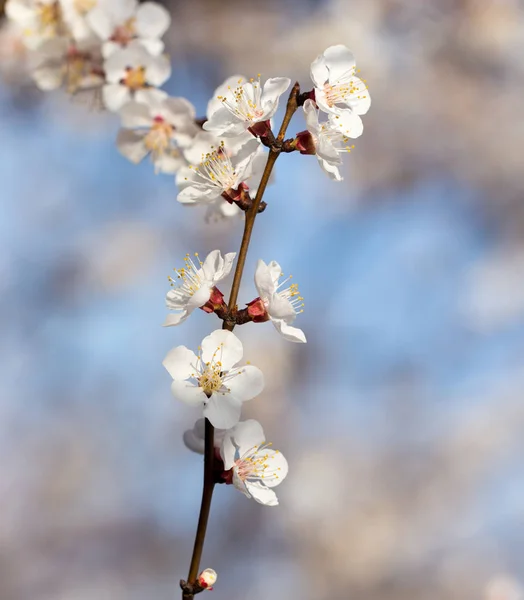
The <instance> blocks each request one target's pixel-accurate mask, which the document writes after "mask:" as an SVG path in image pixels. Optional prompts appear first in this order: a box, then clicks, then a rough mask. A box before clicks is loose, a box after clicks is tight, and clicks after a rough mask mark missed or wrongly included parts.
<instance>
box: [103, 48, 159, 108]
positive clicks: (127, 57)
mask: <svg viewBox="0 0 524 600" xmlns="http://www.w3.org/2000/svg"><path fill="white" fill-rule="evenodd" d="M104 70H105V74H106V80H107V84H106V85H105V86H104V87H103V90H102V94H103V99H104V104H105V106H106V107H107V108H108V109H109V110H111V111H118V110H120V108H122V106H124V104H126V102H129V101H130V100H132V99H133V98H134V95H135V93H136V92H138V91H139V90H144V89H149V90H150V91H151V92H154V93H155V94H156V95H157V97H158V98H166V97H167V94H166V93H165V92H163V91H161V90H157V89H152V88H156V87H158V86H161V85H162V84H163V83H165V82H166V81H167V79H168V78H169V76H170V74H171V64H170V62H169V59H168V58H167V57H166V56H152V55H151V54H149V52H148V51H147V50H146V49H145V48H144V46H142V45H141V44H140V43H138V42H137V41H136V40H135V41H132V42H131V43H130V44H129V45H128V46H127V47H126V48H124V49H122V50H117V51H116V52H114V53H113V54H111V56H110V57H109V58H107V59H106V60H105V62H104Z"/></svg>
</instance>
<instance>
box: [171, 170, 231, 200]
mask: <svg viewBox="0 0 524 600" xmlns="http://www.w3.org/2000/svg"><path fill="white" fill-rule="evenodd" d="M179 173H180V171H179ZM221 193H222V192H221V190H220V189H219V188H216V189H212V188H204V187H201V186H198V185H190V186H188V187H186V188H184V189H183V190H181V191H180V192H179V193H178V196H177V198H176V199H177V200H178V202H181V203H182V204H195V203H196V202H199V203H202V204H209V203H211V202H214V201H215V200H216V199H217V198H220V196H221Z"/></svg>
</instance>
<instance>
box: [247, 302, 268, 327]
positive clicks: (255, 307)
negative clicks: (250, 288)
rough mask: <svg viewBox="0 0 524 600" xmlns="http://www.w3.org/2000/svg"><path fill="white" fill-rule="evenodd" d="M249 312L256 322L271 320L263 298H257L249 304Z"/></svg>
mask: <svg viewBox="0 0 524 600" xmlns="http://www.w3.org/2000/svg"><path fill="white" fill-rule="evenodd" d="M247 314H248V315H249V316H250V317H251V320H252V321H254V322H255V323H265V322H266V321H269V315H268V314H267V310H266V306H265V304H264V302H263V301H262V299H261V298H255V299H254V300H251V302H249V303H248V304H247Z"/></svg>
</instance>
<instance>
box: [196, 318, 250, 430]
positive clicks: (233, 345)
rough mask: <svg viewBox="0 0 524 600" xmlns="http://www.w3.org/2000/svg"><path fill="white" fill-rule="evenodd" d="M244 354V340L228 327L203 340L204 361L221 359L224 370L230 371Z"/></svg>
mask: <svg viewBox="0 0 524 600" xmlns="http://www.w3.org/2000/svg"><path fill="white" fill-rule="evenodd" d="M243 354H244V349H243V347H242V342H241V341H240V340H239V339H238V338H237V336H236V335H235V334H234V333H232V332H231V331H227V330H226V329H217V330H215V331H213V333H211V334H210V335H208V336H207V337H205V338H204V339H203V340H202V362H204V363H208V362H212V361H213V360H214V361H215V362H218V361H220V362H221V363H222V371H229V370H230V369H231V367H232V366H233V365H236V364H237V362H239V361H240V360H242V356H243ZM229 427H231V426H229Z"/></svg>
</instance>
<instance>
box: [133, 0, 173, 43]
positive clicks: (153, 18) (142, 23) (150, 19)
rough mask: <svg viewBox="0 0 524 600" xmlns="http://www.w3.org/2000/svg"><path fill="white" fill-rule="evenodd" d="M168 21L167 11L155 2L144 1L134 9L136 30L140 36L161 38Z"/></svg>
mask: <svg viewBox="0 0 524 600" xmlns="http://www.w3.org/2000/svg"><path fill="white" fill-rule="evenodd" d="M170 23H171V16H170V14H169V11H168V10H167V9H166V8H164V7H163V6H162V5H160V4H158V3H157V2H144V3H143V4H141V5H140V6H139V7H138V10H137V11H136V32H137V33H138V36H139V37H141V38H150V39H152V38H161V37H162V36H163V35H164V33H165V32H166V31H167V30H168V28H169V25H170Z"/></svg>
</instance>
